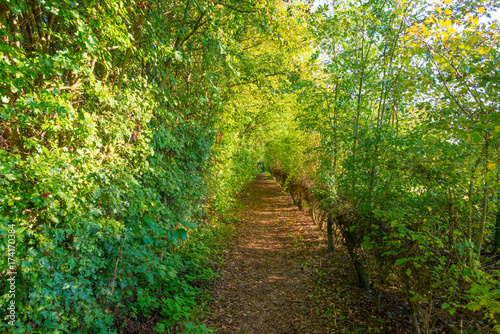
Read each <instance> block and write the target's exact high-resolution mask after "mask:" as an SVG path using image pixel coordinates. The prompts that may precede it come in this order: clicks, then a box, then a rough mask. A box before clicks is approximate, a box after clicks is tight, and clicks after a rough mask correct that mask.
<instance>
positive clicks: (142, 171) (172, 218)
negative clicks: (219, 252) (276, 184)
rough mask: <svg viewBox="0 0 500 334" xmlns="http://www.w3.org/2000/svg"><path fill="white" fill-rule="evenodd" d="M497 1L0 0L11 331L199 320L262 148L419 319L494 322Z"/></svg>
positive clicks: (367, 276) (301, 200)
mask: <svg viewBox="0 0 500 334" xmlns="http://www.w3.org/2000/svg"><path fill="white" fill-rule="evenodd" d="M498 7H499V5H498V3H497V2H496V1H489V0H480V1H452V0H444V1H439V2H435V3H433V4H432V5H431V4H429V3H428V2H427V1H424V0H421V1H418V0H415V1H397V0H389V1H379V0H370V1H351V0H342V1H335V2H332V3H331V4H329V5H324V6H321V7H320V8H319V10H318V11H317V12H315V13H313V12H312V10H311V7H310V2H309V1H304V2H303V3H302V2H301V1H276V0H271V1H258V0H256V1H240V0H221V1H218V0H216V1H212V0H210V1H195V0H186V1H180V0H179V1H177V0H169V1H157V0H148V1H117V0H112V1H82V2H79V3H78V2H72V1H59V0H45V1H42V0H29V1H14V0H5V1H2V2H0V68H1V71H0V78H1V79H0V99H1V101H0V116H1V119H0V135H1V136H0V183H1V184H2V187H1V188H0V219H1V222H2V224H1V225H0V234H1V236H2V238H3V240H4V243H2V244H1V245H0V252H1V255H0V260H1V261H2V272H1V275H2V281H1V282H0V287H1V289H2V293H3V295H2V297H1V298H2V299H1V300H2V304H3V305H8V304H9V303H10V302H11V300H15V307H16V310H17V311H16V319H15V324H14V325H15V328H16V331H17V332H20V333H23V332H39V333H57V332H80V333H86V332H96V333H106V332H115V331H116V332H119V331H121V330H125V329H126V328H131V327H130V326H132V325H133V324H135V323H136V322H140V320H141V319H156V320H154V321H156V323H157V324H156V330H157V331H158V332H165V331H176V330H177V331H185V332H204V331H207V329H206V328H204V327H203V326H201V325H199V324H198V323H197V322H196V317H197V316H198V315H199V314H200V312H201V311H200V309H199V304H200V299H199V298H198V297H199V294H200V290H199V287H198V286H199V285H200V283H199V282H200V281H204V280H207V279H209V278H210V277H211V276H212V275H213V273H211V270H210V269H208V267H207V266H206V263H207V259H208V258H210V256H213V249H214V245H215V244H218V243H220V240H222V239H224V238H225V237H227V235H228V233H229V232H228V229H227V228H224V227H220V226H219V225H218V224H217V217H225V216H224V215H225V213H227V212H228V209H230V208H231V206H232V205H233V204H234V200H233V198H234V196H235V194H237V193H238V192H239V191H240V190H241V189H242V187H243V186H244V185H245V183H246V182H248V181H249V180H250V179H251V177H252V176H253V175H255V173H256V172H257V163H258V162H259V161H260V160H261V159H264V163H265V165H266V167H267V168H268V169H270V170H271V171H272V172H273V175H274V176H275V177H276V178H277V179H278V180H279V181H280V182H282V184H283V185H284V186H285V187H286V188H287V189H288V190H289V191H290V193H291V194H292V196H293V199H294V202H295V203H296V204H297V205H298V206H299V208H308V209H309V210H310V212H311V214H312V215H313V217H314V219H315V221H316V222H317V223H318V227H320V228H322V227H323V225H326V227H327V234H328V236H329V244H328V247H329V248H330V249H332V250H333V249H334V248H335V246H336V245H340V244H343V245H344V246H345V247H346V249H347V250H348V252H349V255H350V257H351V262H352V271H353V278H354V280H355V281H356V283H357V284H358V285H359V286H360V287H363V288H370V289H375V290H376V291H377V293H378V294H379V296H380V294H382V293H384V291H386V290H387V289H388V288H391V287H397V288H398V290H399V291H401V293H402V294H403V295H404V296H405V299H406V301H407V302H408V305H409V309H410V313H411V314H412V320H413V324H414V327H415V331H416V332H421V331H425V332H426V333H431V332H434V331H436V330H440V331H441V330H444V331H451V330H455V331H457V332H459V331H469V332H474V331H477V330H480V331H489V330H492V329H493V328H494V329H495V330H497V331H500V324H499V323H498V322H499V321H500V303H499V295H500V283H499V281H498V275H499V274H500V272H499V268H498V254H499V253H498V252H499V248H500V214H499V213H498V212H500V210H499V208H498V205H499V204H498V198H499V197H498V193H499V191H500V180H499V177H500V175H499V172H500V170H499V167H498V166H499V165H500V161H499V159H500V155H499V144H500V143H499V137H500V125H499V124H500V113H499V94H498V92H499V89H498V85H499V71H500V68H499V64H500V57H499V52H498V51H499V50H498V42H499V38H500V31H499V29H500V27H499V26H498V21H497V20H492V19H489V15H490V13H492V12H494V11H496V10H498ZM9 240H15V242H10V241H9ZM9 242H10V244H9ZM9 245H11V246H14V248H12V247H10V248H9ZM12 259H15V262H12ZM14 272H15V274H14ZM12 276H15V277H16V284H15V288H16V291H15V297H13V296H12V294H10V293H9V291H10V289H11V284H10V283H9V281H7V280H6V279H4V278H7V277H12ZM201 285H202V284H201ZM378 307H379V305H375V308H376V309H378ZM0 315H1V316H2V318H3V319H5V321H4V322H3V323H2V325H1V326H3V327H2V328H3V329H6V330H7V329H8V328H12V326H11V325H9V323H8V319H9V317H8V315H9V311H7V309H6V308H2V310H1V311H0ZM157 315H159V317H158V318H155V317H156V316H157ZM160 319H161V320H160Z"/></svg>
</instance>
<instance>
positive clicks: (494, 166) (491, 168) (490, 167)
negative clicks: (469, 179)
mask: <svg viewBox="0 0 500 334" xmlns="http://www.w3.org/2000/svg"><path fill="white" fill-rule="evenodd" d="M496 167H497V165H496V164H495V163H494V162H490V163H489V164H488V169H489V170H493V169H495V168H496Z"/></svg>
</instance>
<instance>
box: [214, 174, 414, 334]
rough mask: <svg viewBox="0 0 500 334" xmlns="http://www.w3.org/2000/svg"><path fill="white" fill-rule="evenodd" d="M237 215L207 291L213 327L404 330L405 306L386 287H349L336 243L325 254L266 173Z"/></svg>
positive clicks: (251, 333) (259, 332)
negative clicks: (377, 289)
mask: <svg viewBox="0 0 500 334" xmlns="http://www.w3.org/2000/svg"><path fill="white" fill-rule="evenodd" d="M244 193H245V195H244V197H243V198H242V204H243V205H242V212H241V214H242V217H241V218H242V219H241V220H240V221H239V223H237V226H236V228H237V232H236V238H235V240H234V244H233V246H232V247H231V248H230V249H229V250H227V251H226V254H225V255H224V258H225V262H224V264H223V267H222V269H221V270H220V274H221V277H220V279H219V280H218V281H217V283H216V285H215V287H214V288H213V290H212V293H211V297H212V298H211V303H210V313H211V317H210V318H209V319H206V321H205V323H206V325H208V327H210V328H212V329H213V330H214V333H219V334H221V333H238V334H244V333H248V334H272V333H279V334H285V333H287V334H288V333H322V334H325V333H331V334H333V333H384V334H386V333H398V334H399V333H410V332H411V325H410V322H409V321H408V319H409V317H408V307H407V305H405V303H404V302H403V300H402V298H401V297H400V296H399V295H398V294H397V293H396V292H395V291H390V290H388V291H385V292H384V294H382V297H381V309H380V311H379V312H376V311H375V308H374V305H375V294H374V291H372V290H361V289H359V288H357V287H355V286H354V285H352V280H351V277H350V270H349V257H348V255H347V252H346V250H345V249H343V248H338V249H337V250H336V251H335V252H332V253H327V252H326V245H325V241H324V238H323V233H322V232H320V231H318V230H317V229H316V227H315V226H314V224H313V222H312V220H311V218H310V217H309V216H308V215H307V214H306V213H305V212H302V211H299V210H298V209H297V208H296V207H295V206H294V205H293V203H292V199H291V197H290V196H289V195H288V194H285V193H284V192H283V189H282V188H281V187H280V186H279V185H278V184H277V183H276V182H274V181H273V180H272V179H271V178H270V177H267V176H266V175H264V174H259V175H258V176H257V178H256V180H255V182H253V183H252V184H251V185H250V186H249V187H248V188H247V189H246V191H245V192H244Z"/></svg>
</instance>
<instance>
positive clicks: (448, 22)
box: [443, 20, 451, 26]
mask: <svg viewBox="0 0 500 334" xmlns="http://www.w3.org/2000/svg"><path fill="white" fill-rule="evenodd" d="M443 25H444V26H451V21H450V20H446V21H444V23H443Z"/></svg>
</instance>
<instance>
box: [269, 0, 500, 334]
mask: <svg viewBox="0 0 500 334" xmlns="http://www.w3.org/2000/svg"><path fill="white" fill-rule="evenodd" d="M495 10H498V3H494V2H488V1H474V2H473V1H465V2H464V1H457V2H453V1H448V0H447V1H443V2H437V3H434V4H433V5H432V6H431V5H429V4H428V3H427V2H424V1H422V2H419V1H410V2H408V1H368V2H359V1H349V0H346V1H337V2H335V4H331V5H330V6H329V10H328V9H326V8H323V11H322V12H321V14H320V16H319V17H318V21H320V23H318V24H317V25H315V26H314V33H315V35H316V37H317V41H318V47H319V48H320V50H322V56H323V63H324V65H325V67H324V72H323V73H317V75H316V77H314V78H303V80H302V83H301V90H300V95H299V99H300V101H301V109H300V110H297V123H298V124H297V128H296V130H295V132H294V133H292V134H287V135H286V136H282V137H280V138H279V140H277V141H274V142H272V143H271V144H270V147H269V150H268V153H267V157H268V158H267V160H268V164H271V165H273V166H276V167H277V168H278V169H279V171H276V173H275V174H276V175H278V176H280V175H286V176H287V177H286V179H287V180H289V181H286V182H284V184H285V185H286V184H287V182H288V183H289V184H295V186H291V187H290V186H289V190H290V192H292V194H293V193H294V192H295V193H296V194H298V196H301V197H302V198H303V200H302V202H303V201H304V199H305V200H306V201H307V202H309V205H310V206H311V207H314V205H315V202H317V201H318V200H319V201H320V202H321V203H322V208H323V210H324V213H325V217H326V219H327V221H328V224H327V225H328V227H329V230H328V234H329V236H330V247H333V246H334V244H335V242H340V243H342V244H344V245H345V246H346V248H347V250H348V252H349V254H350V257H351V260H352V263H351V265H352V271H353V278H354V279H355V281H356V283H357V284H358V285H359V286H360V287H364V288H370V289H375V290H377V291H378V293H379V296H380V293H382V292H383V290H385V289H387V288H389V287H393V286H397V287H398V289H399V290H400V291H401V292H403V293H404V295H405V298H406V300H407V302H408V304H409V307H410V310H411V314H412V321H413V325H414V328H415V332H418V333H419V332H421V331H424V332H426V333H431V332H435V331H439V332H441V331H446V332H447V331H451V330H454V331H455V332H462V331H463V330H467V331H468V332H477V331H481V332H487V331H490V330H492V329H493V328H494V329H495V330H497V331H500V323H499V321H500V309H499V305H500V304H499V303H498V300H499V299H498V298H499V293H500V282H499V281H498V274H499V271H498V270H499V267H498V262H497V261H498V252H499V249H498V248H499V247H500V239H499V237H500V231H499V230H500V229H499V227H500V215H499V214H498V212H499V207H498V205H499V204H498V194H499V191H500V182H499V172H500V170H499V167H498V166H499V165H500V164H499V162H500V161H499V159H500V155H499V144H500V141H499V139H500V127H499V126H498V124H500V113H499V100H498V92H499V90H498V87H499V86H498V84H499V76H498V74H499V52H498V51H499V50H498V40H499V37H500V35H499V26H498V21H496V20H491V19H488V17H489V15H488V13H490V12H494V11H495ZM318 137H319V139H317V140H310V139H311V138H318ZM300 138H303V139H300ZM292 140H293V141H292ZM289 145H294V147H295V149H294V150H290V149H285V150H284V149H283V148H284V147H288V146H289ZM277 152H278V153H277ZM291 154H292V156H291ZM311 154H312V159H307V156H308V155H309V156H311ZM304 180H309V185H308V182H304ZM311 185H312V187H311ZM300 187H302V190H300V189H297V188H300ZM311 193H312V194H314V193H316V194H318V193H319V196H318V195H316V198H314V196H312V195H311ZM304 194H305V195H304ZM296 196H297V195H296ZM311 199H312V200H311ZM301 205H302V203H301ZM336 234H337V235H336ZM335 237H337V238H335ZM375 307H376V308H378V307H379V306H375ZM482 320H484V322H483V321H482Z"/></svg>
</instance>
